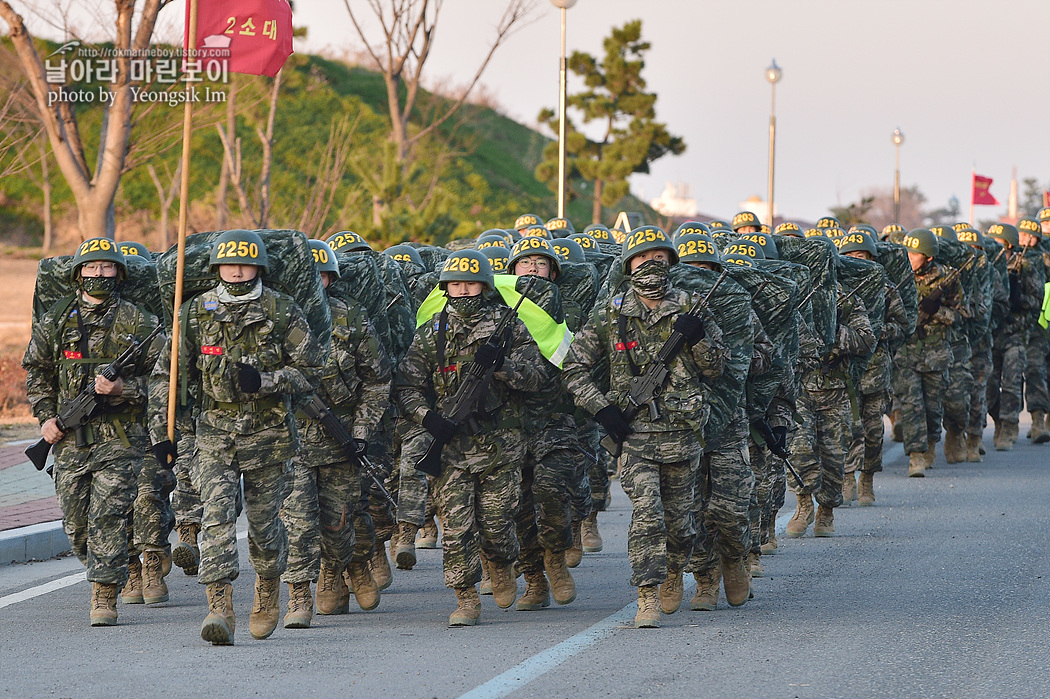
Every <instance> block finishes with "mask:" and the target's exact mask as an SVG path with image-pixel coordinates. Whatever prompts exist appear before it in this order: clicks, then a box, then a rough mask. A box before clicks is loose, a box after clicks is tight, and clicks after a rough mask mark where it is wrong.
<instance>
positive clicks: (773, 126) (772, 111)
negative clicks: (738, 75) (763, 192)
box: [766, 58, 784, 228]
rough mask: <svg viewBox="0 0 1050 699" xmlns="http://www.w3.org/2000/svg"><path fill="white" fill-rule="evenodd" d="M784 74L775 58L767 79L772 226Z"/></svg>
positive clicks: (768, 220)
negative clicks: (780, 84)
mask: <svg viewBox="0 0 1050 699" xmlns="http://www.w3.org/2000/svg"><path fill="white" fill-rule="evenodd" d="M783 74H784V73H783V71H781V70H780V66H778V65H777V61H776V59H775V58H774V59H773V62H772V63H771V64H770V65H769V67H768V68H766V80H768V81H769V85H770V87H771V88H772V93H773V94H772V101H771V103H770V107H769V191H768V193H767V195H768V196H767V199H766V203H767V204H768V205H769V211H768V214H767V217H766V224H767V225H768V226H769V227H770V228H773V164H774V160H775V157H776V142H777V83H778V82H780V78H781V77H783Z"/></svg>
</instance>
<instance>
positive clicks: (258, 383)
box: [236, 362, 262, 393]
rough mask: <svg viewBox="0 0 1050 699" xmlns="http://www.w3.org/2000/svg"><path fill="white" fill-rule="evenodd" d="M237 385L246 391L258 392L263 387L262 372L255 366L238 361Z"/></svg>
mask: <svg viewBox="0 0 1050 699" xmlns="http://www.w3.org/2000/svg"><path fill="white" fill-rule="evenodd" d="M236 366H237V385H238V386H240V389H241V391H242V392H244V393H258V392H259V389H260V388H262V374H260V373H259V370H258V369H256V368H255V367H253V366H249V365H247V364H245V363H244V362H237V365H236Z"/></svg>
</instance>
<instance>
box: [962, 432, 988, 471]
mask: <svg viewBox="0 0 1050 699" xmlns="http://www.w3.org/2000/svg"><path fill="white" fill-rule="evenodd" d="M981 446H982V445H981V435H979V434H971V435H967V436H966V460H967V461H969V462H970V463H971V464H979V463H981V462H982V461H984V458H982V457H981Z"/></svg>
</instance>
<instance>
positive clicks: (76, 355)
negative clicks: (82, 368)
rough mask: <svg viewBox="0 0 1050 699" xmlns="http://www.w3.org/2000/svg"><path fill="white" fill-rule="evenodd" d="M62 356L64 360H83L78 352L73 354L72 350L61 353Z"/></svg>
mask: <svg viewBox="0 0 1050 699" xmlns="http://www.w3.org/2000/svg"><path fill="white" fill-rule="evenodd" d="M63 354H64V355H65V356H66V359H83V358H84V356H83V355H82V354H80V352H74V351H73V350H66V351H65V352H63Z"/></svg>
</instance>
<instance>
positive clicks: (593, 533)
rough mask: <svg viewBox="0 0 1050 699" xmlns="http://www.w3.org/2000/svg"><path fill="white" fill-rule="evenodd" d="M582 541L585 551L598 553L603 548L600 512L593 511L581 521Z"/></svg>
mask: <svg viewBox="0 0 1050 699" xmlns="http://www.w3.org/2000/svg"><path fill="white" fill-rule="evenodd" d="M580 542H581V543H582V544H583V552H584V553H598V552H599V551H601V550H602V545H603V542H602V535H601V534H599V533H598V513H597V512H596V511H592V512H591V513H590V514H589V515H587V516H586V517H585V518H584V520H583V522H581V523H580Z"/></svg>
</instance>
